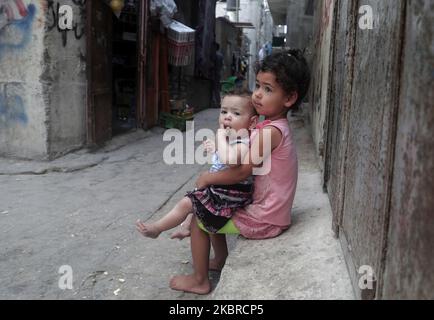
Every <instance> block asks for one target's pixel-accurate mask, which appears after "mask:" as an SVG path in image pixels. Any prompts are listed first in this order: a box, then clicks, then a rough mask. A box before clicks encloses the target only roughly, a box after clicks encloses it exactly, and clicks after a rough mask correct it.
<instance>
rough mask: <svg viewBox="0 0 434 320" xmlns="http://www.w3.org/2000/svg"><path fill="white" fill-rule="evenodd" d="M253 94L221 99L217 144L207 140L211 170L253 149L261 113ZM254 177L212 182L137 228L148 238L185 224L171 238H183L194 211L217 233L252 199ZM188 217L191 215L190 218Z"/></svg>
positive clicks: (238, 162)
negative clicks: (227, 182) (252, 134)
mask: <svg viewBox="0 0 434 320" xmlns="http://www.w3.org/2000/svg"><path fill="white" fill-rule="evenodd" d="M251 97H252V94H251V92H248V91H242V90H241V91H237V92H234V93H230V94H227V95H226V96H225V97H224V98H223V101H222V106H221V111H220V116H219V126H220V129H219V130H218V132H217V137H216V143H214V142H212V141H210V140H207V141H205V142H204V146H205V150H206V151H207V152H210V153H212V154H213V157H212V166H211V168H210V170H209V171H210V172H212V173H213V172H219V171H222V170H226V169H228V168H230V167H236V166H239V165H241V161H242V159H244V156H245V155H246V154H247V152H249V149H250V130H251V129H253V128H254V127H255V125H256V123H257V120H258V116H257V113H256V111H255V108H254V107H253V103H252V98H251ZM253 185H254V181H253V177H252V176H250V177H248V178H247V179H246V180H244V181H240V182H238V183H236V184H232V185H225V186H218V185H211V186H209V187H207V188H204V189H195V190H193V191H191V192H188V193H187V194H186V196H185V197H184V198H183V199H181V201H179V202H178V203H177V204H176V205H175V207H174V208H173V209H172V210H171V211H170V212H169V213H167V214H166V215H165V216H164V217H163V218H161V219H160V220H158V221H155V222H153V223H143V222H141V221H140V220H138V221H137V223H136V226H137V229H138V231H139V232H140V233H141V234H142V235H144V236H145V237H149V238H153V239H155V238H158V236H159V235H160V234H161V232H163V231H167V230H170V229H172V228H175V227H176V226H178V225H180V224H181V223H182V222H183V221H184V220H185V222H184V223H182V227H183V228H182V229H181V230H180V231H178V232H176V233H175V234H173V235H172V238H179V239H182V238H184V237H187V236H189V235H190V230H189V225H190V221H191V218H192V217H193V214H194V215H195V216H196V217H197V218H198V219H199V221H200V223H201V226H202V227H203V228H205V229H206V230H207V231H209V232H211V233H217V232H218V231H219V230H220V229H221V228H223V227H224V226H225V225H226V223H227V222H228V221H229V220H230V218H231V217H232V214H233V213H234V212H235V211H236V210H237V209H239V208H242V207H245V206H246V205H248V204H250V203H251V202H252V195H253ZM187 217H188V218H187Z"/></svg>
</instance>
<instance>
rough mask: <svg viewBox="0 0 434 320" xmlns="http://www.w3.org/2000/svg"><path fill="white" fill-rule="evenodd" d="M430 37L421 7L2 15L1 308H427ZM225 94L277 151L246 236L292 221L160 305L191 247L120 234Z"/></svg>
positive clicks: (6, 2) (33, 0)
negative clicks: (273, 304) (235, 97)
mask: <svg viewBox="0 0 434 320" xmlns="http://www.w3.org/2000/svg"><path fill="white" fill-rule="evenodd" d="M433 35H434V3H433V0H419V1H411V0H382V1H378V0H366V1H364V2H363V4H362V3H361V1H358V0H320V1H314V0H299V1H298V0H297V1H289V0H200V1H197V0H143V1H142V0H140V1H139V0H92V1H87V0H74V1H69V0H54V1H48V0H0V299H6V300H15V299H20V300H21V299H65V300H105V299H109V300H127V299H134V300H157V299H161V300H166V299H169V300H171V299H173V300H176V299H179V300H207V299H222V300H237V299H239V300H245V299H252V300H261V299H267V300H291V299H296V300H298V299H301V300H309V299H314V300H316V299H318V300H335V299H336V300H388V299H396V300H407V299H416V300H430V299H431V300H432V299H434V274H433V273H432V270H433V268H434V255H433V254H432V244H433V243H434V215H433V209H432V208H433V207H434V197H433V196H432V195H433V194H434V161H433V159H434V139H433V137H432V132H433V128H434V109H433V108H432V102H433V101H434V89H433V88H434V86H433V79H434V77H433V75H434V73H433V65H434V36H433ZM278 59H280V60H278ZM270 61H271V62H270ZM268 62H270V63H269V64H268ZM261 68H263V69H261ZM264 79H265V80H264ZM272 84H274V86H273V85H272ZM235 91H237V92H238V93H239V92H244V93H245V96H244V98H246V97H247V98H248V99H250V97H252V98H253V99H251V103H250V104H246V105H244V106H238V105H237V108H238V107H240V108H242V107H243V108H247V107H250V109H251V110H250V113H249V114H250V116H252V117H253V118H254V119H255V121H256V118H255V116H254V114H255V112H254V111H256V112H257V114H256V115H257V116H258V119H259V120H260V121H262V120H270V119H271V120H270V121H280V122H279V123H280V125H282V126H284V127H283V129H282V127H281V128H280V129H279V128H278V127H279V126H274V128H273V130H274V132H275V133H274V138H275V139H277V138H276V135H278V133H277V132H278V131H280V133H283V134H282V136H283V138H282V140H281V141H282V142H281V145H279V147H281V146H284V148H286V149H287V150H286V151H287V152H286V151H285V152H286V153H285V154H284V156H283V157H282V158H278V161H279V163H280V167H279V170H278V171H273V172H278V175H277V174H274V177H275V180H276V181H277V180H279V179H280V180H279V183H274V184H272V183H271V182H270V180H267V179H268V178H269V177H268V176H267V177H266V179H263V180H262V181H263V183H264V184H262V185H261V184H260V183H259V185H260V186H262V187H263V188H262V189H261V188H256V187H255V188H256V190H259V189H260V190H264V191H263V192H262V195H263V198H262V199H259V200H257V199H258V198H255V199H256V200H257V203H256V205H258V207H255V208H256V209H258V208H260V207H261V206H262V207H265V209H264V210H262V209H261V210H262V211H261V210H259V209H258V211H261V212H260V214H259V216H261V218H260V219H259V220H261V219H262V218H264V217H265V215H267V212H272V213H273V215H272V218H271V220H267V219H268V218H267V219H266V220H267V221H265V220H264V221H262V220H261V221H259V220H258V221H259V223H258V224H256V225H255V227H254V228H251V230H253V232H257V233H261V232H262V231H263V232H266V231H264V230H259V227H258V228H257V226H258V225H261V223H262V222H264V223H265V224H266V225H267V224H268V225H267V227H270V230H272V229H273V228H274V229H273V230H274V231H276V230H278V231H279V232H280V231H281V230H282V228H284V227H286V226H288V224H289V222H288V221H289V220H288V219H289V218H292V224H291V226H290V228H289V230H286V231H285V232H284V233H283V234H281V235H280V236H278V237H277V238H273V239H268V240H263V241H254V240H247V239H246V238H243V237H242V236H239V237H237V236H230V237H229V240H230V241H229V249H230V250H229V251H230V253H229V257H228V259H227V261H226V265H225V266H224V268H223V270H222V271H221V272H211V273H210V278H211V285H212V292H211V293H210V294H208V295H205V296H196V295H193V294H187V293H182V292H177V291H173V290H171V289H170V288H169V279H170V278H171V277H172V276H173V275H178V274H187V273H191V272H192V270H193V266H192V257H191V250H190V240H189V239H184V240H183V241H178V240H171V239H170V233H167V234H163V235H161V236H160V238H159V239H158V240H150V239H147V238H146V239H145V238H144V237H142V236H141V235H140V234H139V232H137V230H136V226H135V222H136V220H137V219H141V220H143V221H154V220H155V219H157V218H159V217H162V216H163V215H164V214H165V213H167V212H168V211H169V210H170V209H171V208H172V207H173V206H174V204H176V203H177V202H178V201H179V200H180V199H181V198H182V197H183V196H184V195H185V193H186V192H188V191H190V190H192V189H194V187H195V184H196V181H197V178H198V177H199V176H200V174H201V172H204V171H207V170H208V169H209V164H203V163H194V162H195V161H191V163H190V162H189V161H188V160H187V159H192V158H193V160H195V156H196V154H195V153H194V152H195V150H193V149H194V148H193V147H192V146H193V144H194V145H195V146H196V147H197V146H198V145H199V144H200V143H201V142H202V141H195V138H196V136H195V134H196V133H197V132H198V131H199V130H200V129H208V132H210V131H212V132H215V131H216V129H217V128H218V127H219V122H218V119H219V116H220V113H219V112H220V110H222V113H221V114H223V113H226V112H227V110H225V108H224V107H223V108H222V103H223V102H224V101H225V100H224V99H222V97H224V96H225V95H227V94H233V93H234V92H235ZM258 92H259V93H260V95H259V96H260V99H259V98H258ZM255 99H256V101H255ZM262 99H263V100H264V101H265V102H264V101H262ZM222 101H223V102H222ZM238 102H239V104H241V102H240V101H238ZM234 104H235V103H234ZM232 107H233V108H234V106H232ZM253 107H254V108H253ZM285 108H286V109H285ZM287 108H290V110H288V109H287ZM235 109H236V108H235ZM254 109H255V110H254ZM231 110H232V109H231ZM258 110H261V112H260V111H258ZM232 111H233V110H232ZM232 111H231V112H232ZM236 111H237V112H234V114H235V115H236V116H239V115H240V113H239V112H238V111H239V110H238V109H237V110H236ZM286 113H287V118H288V122H289V125H290V127H291V129H292V132H293V134H294V139H295V145H296V149H297V155H295V153H294V152H293V150H294V149H293V148H292V142H291V141H290V140H291V135H290V134H289V133H288V132H289V131H290V130H289V129H288V127H287V124H286V121H285V114H286ZM259 116H260V117H259ZM191 121H194V130H191V128H190V127H189V123H190V122H191ZM250 121H252V123H250V127H248V128H250V129H252V128H253V127H254V125H256V124H255V122H253V120H252V119H250ZM220 124H221V125H222V126H223V127H224V128H226V129H230V128H233V127H232V126H231V125H230V124H227V123H220ZM269 124H270V123H269ZM269 124H264V125H265V126H267V125H269ZM272 126H273V125H272ZM260 127H261V125H260V124H259V125H258V127H257V128H256V129H258V128H260ZM170 129H176V130H177V131H176V132H177V133H178V134H179V135H180V136H182V137H183V139H184V140H182V141H183V143H182V148H181V149H182V150H181V151H182V152H180V153H178V154H176V157H179V156H180V154H181V153H182V156H183V157H184V158H185V160H187V161H185V162H186V163H187V164H167V163H166V162H165V160H167V156H168V153H167V151H168V148H167V146H168V145H169V144H170V143H171V141H169V140H170V139H169V140H168V139H167V135H168V132H169V133H170V132H173V131H169V130H170ZM259 130H260V129H259ZM252 136H253V135H252ZM165 137H166V138H165ZM237 139H241V138H239V137H237ZM198 140H200V139H198ZM247 140H248V139H247ZM233 142H236V143H237V144H238V143H244V144H247V143H246V141H245V140H244V141H241V140H237V141H229V142H228V144H229V143H233ZM249 147H250V148H252V145H249ZM240 148H241V147H240ZM258 148H259V147H258ZM276 148H277V147H276ZM237 149H238V146H237ZM172 151H173V150H172ZM178 151H179V150H176V151H175V153H177V152H178ZM277 154H278V152H275V153H274V154H272V155H274V156H275V157H278V155H277ZM165 155H166V157H165ZM170 156H172V154H171V155H170ZM214 156H218V155H217V153H215V154H214ZM238 156H239V155H238ZM184 158H183V159H184ZM282 159H284V160H285V159H286V160H288V163H291V164H290V165H288V166H285V165H284V162H283V160H282ZM297 159H298V165H297V161H296V160H297ZM289 160H291V161H289ZM181 162H183V161H181ZM273 163H274V162H273ZM214 165H216V166H217V167H218V165H221V163H218V161H217V163H214ZM223 167H224V166H223ZM240 168H241V166H240ZM244 168H245V167H244ZM282 168H283V170H281V169H282ZM297 168H298V180H297V188H295V181H296V180H295V177H296V175H295V173H296V172H297V171H296V170H297ZM226 169H227V168H226ZM231 169H232V168H231ZM281 172H283V174H280V173H281ZM223 174H225V173H223ZM233 176H235V175H232V176H231V177H233ZM270 176H271V175H270ZM218 181H222V180H218ZM223 181H225V180H224V179H223ZM256 181H258V180H256ZM264 181H265V182H264ZM276 181H274V180H273V182H276ZM238 182H239V181H238ZM243 182H245V181H243ZM247 182H248V181H247ZM249 183H250V184H248V185H249V188H251V187H252V182H251V181H250V182H249ZM210 184H212V183H210ZM227 184H229V183H227ZM218 185H221V184H218ZM283 185H284V186H285V188H284V187H282V186H283ZM270 186H273V187H270ZM244 187H246V186H243V188H244ZM277 187H278V188H277ZM277 189H279V190H277ZM242 190H244V189H242ZM270 190H271V191H270ZM294 190H296V194H295V200H294V202H293V203H292V200H293V196H294ZM230 191H231V192H233V191H234V190H230ZM238 191H239V190H238ZM250 191H251V189H250ZM250 191H249V192H250ZM199 192H202V191H201V190H199ZM273 192H274V193H273ZM279 193H281V194H283V196H281V197H280V198H279V197H278V198H279V199H280V201H281V202H282V203H283V202H285V207H284V208H285V209H284V210H283V209H282V208H283V207H282V206H278V205H276V202H273V199H275V197H274V196H275V195H276V194H279ZM228 198H231V200H233V201H238V200H239V199H237V198H235V200H234V198H233V197H228ZM283 198H285V199H283ZM269 199H271V200H270V201H268V200H269ZM282 199H283V200H282ZM226 200H227V198H226ZM247 200H249V201H250V200H251V199H250V198H248V199H247ZM290 202H291V203H292V210H291V212H292V213H291V216H289V215H288V214H287V213H288V211H289V210H290V208H291V203H290ZM270 203H272V204H270ZM282 203H280V204H282ZM277 204H279V203H277ZM267 205H268V206H269V207H270V208H271V207H273V208H271V209H270V208H268V209H270V211H267V210H266V209H267ZM243 207H244V206H243ZM225 208H227V207H225ZM246 208H247V207H246ZM276 208H279V210H277V209H276ZM189 210H190V209H189ZM240 210H241V211H242V209H240ZM273 210H274V211H273ZM246 212H247V211H246ZM219 214H220V212H219ZM255 214H256V211H251V212H250V213H248V214H246V215H247V216H249V215H250V216H249V218H248V219H250V218H251V221H250V222H252V223H253V224H255V223H257V221H254V220H255V219H256V218H255V217H254V216H255ZM284 215H286V216H284ZM241 216H242V214H239V216H238V217H241ZM278 216H280V217H278ZM281 217H283V219H280V218H281ZM214 218H215V217H214ZM193 230H196V231H197V230H198V229H193ZM267 232H268V231H267ZM198 234H199V232H198V233H193V236H195V235H196V236H197V235H198ZM276 234H277V233H274V234H272V233H267V234H266V236H264V237H265V238H269V237H270V236H271V235H276ZM192 243H193V244H195V243H197V242H192ZM199 243H200V242H199ZM217 252H219V250H217ZM224 256H226V254H224ZM196 261H197V260H196ZM202 261H205V262H206V260H204V259H202ZM196 266H197V264H196ZM203 266H207V265H206V263H203ZM202 270H204V272H202V274H203V275H205V274H206V270H207V268H205V267H204V268H202ZM199 278H201V279H204V278H206V277H205V276H201V277H199ZM190 279H192V278H190ZM184 280H185V278H184ZM196 280H197V279H196ZM202 285H203V283H202ZM204 287H205V290H206V292H208V291H209V282H208V281H207V280H206V281H205V286H202V288H201V289H203V288H204ZM178 289H179V288H178ZM181 289H185V287H183V288H181Z"/></svg>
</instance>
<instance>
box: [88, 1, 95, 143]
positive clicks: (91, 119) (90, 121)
mask: <svg viewBox="0 0 434 320" xmlns="http://www.w3.org/2000/svg"><path fill="white" fill-rule="evenodd" d="M91 13H92V1H86V77H87V89H86V91H87V97H86V144H87V145H91V144H94V142H95V127H94V125H93V122H94V112H93V101H92V100H93V99H92V85H91V79H92V70H91V68H90V65H91V63H92V59H91V48H92V41H91V38H92V37H91V35H92V22H93V20H92V14H91Z"/></svg>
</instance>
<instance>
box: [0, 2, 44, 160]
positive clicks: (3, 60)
mask: <svg viewBox="0 0 434 320" xmlns="http://www.w3.org/2000/svg"><path fill="white" fill-rule="evenodd" d="M6 5H10V6H11V7H12V9H13V10H14V13H15V14H14V16H13V17H6V16H5V15H3V16H0V156H8V157H20V158H44V157H45V156H46V154H47V149H48V146H47V140H48V137H47V135H48V132H47V127H46V122H47V113H48V107H47V105H46V102H45V101H44V97H43V95H42V92H43V89H42V84H41V82H40V76H41V73H42V68H43V52H44V25H45V17H46V15H45V14H46V11H45V10H44V3H42V1H37V0H35V1H26V2H25V3H24V6H25V8H24V9H25V11H22V12H21V13H22V14H20V13H19V12H18V10H17V7H15V6H14V1H6V2H4V1H3V2H2V4H0V6H2V7H3V9H5V6H6Z"/></svg>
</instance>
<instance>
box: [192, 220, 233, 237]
mask: <svg viewBox="0 0 434 320" xmlns="http://www.w3.org/2000/svg"><path fill="white" fill-rule="evenodd" d="M197 225H198V226H199V228H200V229H201V230H202V231H205V232H206V233H210V232H209V231H208V230H206V229H205V227H204V226H203V224H202V222H200V221H199V219H197ZM216 234H240V230H238V228H237V227H236V226H235V224H234V222H233V221H232V219H231V220H229V221H228V222H227V223H226V224H225V225H224V226H223V228H221V229H220V230H219V231H217V233H216Z"/></svg>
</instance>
